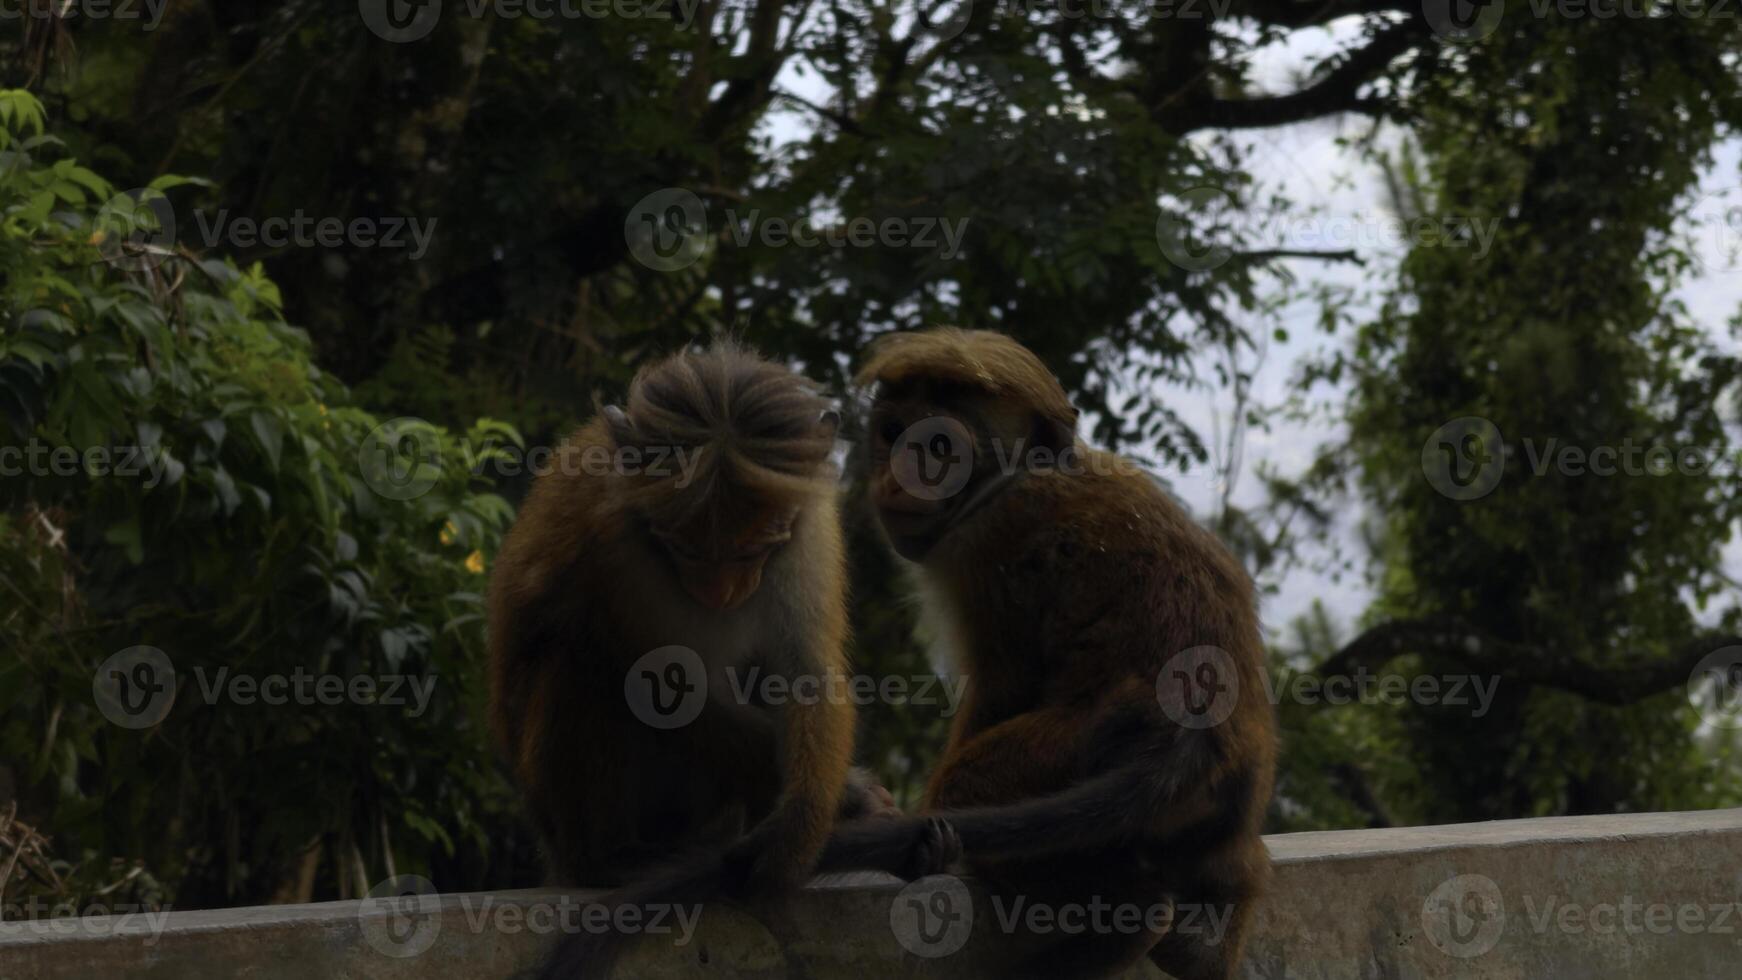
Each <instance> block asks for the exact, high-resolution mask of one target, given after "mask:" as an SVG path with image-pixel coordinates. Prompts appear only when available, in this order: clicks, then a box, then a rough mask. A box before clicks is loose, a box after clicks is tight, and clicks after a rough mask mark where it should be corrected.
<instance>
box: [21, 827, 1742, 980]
mask: <svg viewBox="0 0 1742 980" xmlns="http://www.w3.org/2000/svg"><path fill="white" fill-rule="evenodd" d="M1269 845H1270V850H1271V853H1272V854H1273V855H1274V856H1275V859H1276V864H1277V878H1276V887H1275V890H1274V893H1273V894H1272V895H1271V896H1270V898H1269V899H1268V900H1267V901H1266V903H1265V904H1264V906H1263V907H1262V909H1261V912H1260V924H1259V928H1258V931H1257V935H1256V936H1255V938H1254V939H1253V941H1252V942H1251V943H1250V945H1249V947H1248V950H1247V957H1246V968H1245V974H1244V975H1245V977H1246V978H1248V980H1283V978H1289V980H1297V978H1298V980H1357V978H1359V980H1415V978H1439V977H1472V978H1486V977H1492V978H1517V980H1559V978H1566V980H1603V978H1618V980H1619V978H1629V980H1631V978H1639V977H1643V978H1664V980H1692V978H1715V977H1742V811H1712V812H1705V813H1679V814H1678V813H1667V814H1641V815H1634V816H1605V817H1567V818H1558V819H1549V820H1518V821H1505V822H1498V823H1490V824H1465V825H1457V826H1446V827H1422V828H1407V829H1398V830H1381V831H1341V832H1335V833H1314V834H1289V835H1283V836H1277V837H1271V838H1269ZM970 906H971V907H972V909H973V912H972V915H968V914H966V913H967V909H968V908H969V907H970ZM586 907H588V906H585V904H584V902H583V901H582V900H581V899H580V898H578V897H577V896H576V895H575V894H571V893H565V892H557V891H527V892H506V893H493V894H469V895H439V896H438V895H434V894H430V895H427V896H423V897H421V898H419V897H412V898H409V899H404V900H402V904H401V905H398V906H394V905H391V904H389V903H383V902H365V903H359V902H330V903H325V904H319V905H299V906H275V907H267V908H251V909H235V910H228V911H219V912H182V913H173V914H169V915H166V916H162V917H158V918H148V917H145V916H137V915H136V916H112V917H96V918H80V919H75V920H66V919H58V920H45V921H35V922H25V923H8V924H5V925H0V980H39V978H40V980H48V978H63V977H64V978H78V980H84V978H88V977H105V978H110V977H114V978H120V977H144V978H162V980H205V978H225V980H229V978H234V977H248V978H255V980H316V978H319V980H327V978H369V980H400V978H411V977H418V978H443V977H464V978H469V980H470V978H506V977H509V976H510V975H512V974H513V973H514V972H515V971H516V970H518V969H523V968H526V967H530V966H531V965H533V964H534V963H535V962H536V961H537V960H538V959H539V958H540V957H541V956H542V955H543V953H544V951H545V950H546V949H547V948H548V944H549V943H550V942H552V941H553V939H554V935H553V929H554V928H555V924H556V923H557V922H558V921H567V922H568V923H569V924H570V927H571V928H588V927H597V926H598V923H597V922H595V921H590V920H588V919H587V918H585V917H584V915H585V913H584V912H583V909H584V908H586ZM592 908H595V909H597V907H596V906H593V907H592ZM684 911H685V913H686V914H688V913H689V912H690V911H692V910H684ZM1044 911H1045V912H1047V913H1048V914H1050V913H1052V912H1054V911H1058V912H1060V913H1062V914H1065V915H1067V916H1068V915H1069V914H1070V913H1071V912H1072V910H1050V909H1049V910H1044ZM1132 911H1133V913H1134V914H1135V913H1138V912H1140V911H1141V910H1132ZM934 912H935V913H937V915H936V916H934V915H933V913H934ZM1010 912H1011V909H1010V907H1009V906H1008V905H1003V906H994V905H993V904H992V903H991V902H990V901H989V900H988V899H987V898H986V896H985V895H983V894H980V893H978V892H976V891H974V890H973V889H972V888H971V887H970V886H967V885H964V884H962V883H959V882H956V881H955V880H954V879H938V880H930V881H927V882H922V883H919V884H917V885H914V886H907V888H906V889H905V890H904V889H903V886H901V885H900V884H899V883H895V882H891V881H887V880H880V879H874V878H865V877H860V878H854V879H851V880H837V881H835V882H827V883H822V884H819V885H818V886H815V887H813V888H812V889H810V890H809V891H807V892H806V893H804V894H803V895H802V896H800V897H799V898H797V899H795V900H794V901H792V902H791V903H790V904H789V905H788V907H786V908H785V909H782V910H780V911H778V912H759V913H758V914H757V915H756V916H755V917H752V916H751V915H749V914H748V913H746V912H744V911H742V910H738V909H733V908H728V907H710V908H709V909H708V910H707V914H706V915H703V916H701V917H700V919H699V923H700V925H699V927H696V928H695V931H694V932H693V934H692V935H690V939H689V942H687V943H685V944H683V945H682V946H678V945H675V942H674V940H675V939H676V938H678V937H680V936H682V935H684V930H685V929H686V928H690V927H694V926H695V922H694V921H688V920H679V919H678V918H677V917H676V916H675V915H670V914H668V915H666V916H665V918H664V921H662V922H660V923H657V924H656V923H653V922H648V923H645V926H646V928H647V932H648V935H646V936H644V937H643V939H642V940H641V945H640V946H639V947H638V948H637V949H636V950H634V951H633V955H632V957H631V960H630V961H629V962H628V963H626V964H625V966H626V967H628V969H625V970H624V971H621V975H623V976H634V977H649V978H652V977H701V976H708V977H715V978H720V977H745V978H751V977H754V978H782V977H790V978H794V980H800V978H807V977H816V978H852V980H878V978H883V977H924V978H954V977H963V978H967V977H986V976H996V975H997V971H996V970H994V969H993V968H991V967H989V966H988V962H989V960H988V955H989V952H990V951H998V950H1003V951H1007V950H1009V949H1011V948H1012V946H1013V944H1015V943H1019V942H1022V941H1026V940H1022V939H1020V938H1019V937H1020V936H1022V935H1024V934H1026V932H1027V930H1026V928H1025V927H1024V926H1021V925H1018V926H1015V927H1009V926H1007V920H1008V917H1009V915H1010ZM1082 913H1087V914H1089V915H1093V916H1098V918H1097V919H1095V920H1093V921H1098V922H1100V923H1102V924H1104V925H1111V926H1115V927H1117V926H1119V925H1126V926H1130V925H1132V924H1133V918H1130V917H1127V918H1125V919H1123V920H1121V919H1120V918H1119V917H1120V916H1121V915H1124V913H1123V912H1120V911H1116V910H1110V909H1103V910H1099V911H1098V912H1097V911H1096V910H1082ZM1175 916H1176V921H1175V926H1176V927H1177V928H1195V929H1200V930H1204V931H1205V932H1206V933H1207V934H1208V935H1212V936H1213V935H1214V934H1215V930H1216V928H1217V920H1218V918H1219V913H1218V910H1213V909H1212V910H1190V909H1182V910H1177V911H1176V912H1175ZM1025 921H1033V920H1028V919H1026V914H1025ZM1042 921H1043V923H1044V920H1042ZM1073 921H1075V920H1073ZM1083 921H1084V922H1085V923H1087V922H1089V921H1091V920H1083ZM661 930H665V931H661ZM1134 975H1139V974H1134ZM1141 975H1146V976H1155V975H1156V974H1153V973H1148V974H1141Z"/></svg>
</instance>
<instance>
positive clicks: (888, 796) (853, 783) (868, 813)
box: [841, 769, 902, 820]
mask: <svg viewBox="0 0 1742 980" xmlns="http://www.w3.org/2000/svg"><path fill="white" fill-rule="evenodd" d="M901 816H902V813H901V807H899V806H896V805H895V794H893V793H891V792H889V790H887V789H885V788H884V787H883V785H882V784H880V783H878V782H877V777H875V776H873V775H871V773H869V772H868V771H866V770H864V769H854V770H853V771H852V772H850V773H848V774H847V786H846V789H845V791H844V792H843V793H842V794H841V819H842V820H864V819H867V818H875V819H887V820H894V819H898V818H899V817H901Z"/></svg>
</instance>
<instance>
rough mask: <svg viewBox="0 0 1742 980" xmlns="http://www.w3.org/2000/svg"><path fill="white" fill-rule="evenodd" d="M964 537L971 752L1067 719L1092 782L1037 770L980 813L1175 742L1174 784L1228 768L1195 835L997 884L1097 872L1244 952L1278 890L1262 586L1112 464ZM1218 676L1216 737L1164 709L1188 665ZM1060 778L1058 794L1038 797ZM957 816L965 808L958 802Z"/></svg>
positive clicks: (956, 571)
mask: <svg viewBox="0 0 1742 980" xmlns="http://www.w3.org/2000/svg"><path fill="white" fill-rule="evenodd" d="M959 530H961V531H966V532H968V534H969V538H968V540H965V541H962V542H959V543H958V544H957V545H956V546H955V547H954V548H953V550H952V560H951V562H950V565H949V568H950V573H951V574H950V575H949V577H950V578H951V579H953V580H954V582H955V588H956V589H958V590H960V591H959V593H958V603H957V606H958V608H960V609H963V610H966V611H967V612H966V613H965V614H966V615H968V616H970V617H974V618H973V619H972V621H971V622H970V623H968V624H966V625H967V626H968V630H967V632H968V633H969V634H970V635H972V636H974V637H976V638H977V641H976V642H975V643H974V644H973V649H972V650H971V651H969V654H968V661H969V662H968V664H966V665H965V667H966V669H967V670H968V671H969V673H970V685H971V688H972V690H973V695H972V698H971V705H972V708H973V710H974V712H975V714H974V717H972V718H971V719H969V720H968V721H967V722H966V723H965V724H964V725H962V726H961V729H960V731H959V733H958V734H959V737H960V738H961V739H962V740H964V741H965V740H967V739H969V738H971V737H972V735H973V734H975V733H976V732H978V731H985V730H987V729H989V728H992V727H993V726H995V725H998V724H1000V723H1002V722H1008V721H1010V720H1011V719H1013V718H1018V717H1020V716H1023V715H1025V714H1029V715H1032V716H1035V717H1039V716H1040V715H1041V714H1042V713H1044V712H1046V711H1047V710H1048V709H1051V708H1058V707H1068V708H1069V709H1070V710H1069V714H1070V715H1071V716H1072V717H1076V718H1080V719H1081V720H1082V723H1081V725H1080V726H1079V727H1078V728H1077V729H1075V730H1060V731H1059V732H1058V733H1057V739H1058V741H1059V743H1060V744H1062V745H1064V746H1067V747H1068V751H1069V752H1070V753H1072V754H1073V755H1074V757H1075V761H1076V765H1075V767H1074V768H1063V769H1057V768H1055V769H1053V770H1052V771H1050V772H1047V771H1046V767H1044V766H1036V767H1035V768H1034V770H1033V771H1030V772H1028V773H1025V774H1023V776H1022V779H1020V780H1013V781H1012V782H1011V784H1010V789H1011V793H1010V798H1009V799H1006V800H1003V801H994V800H988V799H977V800H975V801H974V803H975V804H976V805H985V804H988V803H993V802H1007V803H1010V802H1016V801H1018V800H1019V799H1021V798H1023V797H1028V796H1033V795H1035V794H1036V793H1037V792H1058V791H1061V790H1064V789H1067V788H1069V786H1071V785H1072V784H1074V783H1076V782H1079V781H1081V780H1084V779H1088V778H1090V777H1091V776H1093V775H1095V774H1096V773H1099V772H1104V771H1106V770H1107V769H1108V768H1110V767H1114V766H1117V765H1121V764H1124V763H1126V762H1128V761H1129V760H1130V759H1131V758H1132V757H1133V753H1134V752H1137V751H1139V750H1140V749H1141V747H1142V746H1144V745H1148V744H1151V743H1153V742H1155V741H1156V740H1158V739H1159V740H1161V742H1162V743H1163V747H1162V748H1161V749H1160V750H1159V752H1158V753H1157V755H1156V757H1157V759H1158V762H1157V769H1158V776H1160V775H1162V770H1165V769H1166V768H1167V767H1170V766H1174V765H1183V764H1184V763H1183V762H1179V761H1176V760H1178V759H1183V757H1184V756H1185V755H1186V754H1187V753H1195V754H1196V755H1197V756H1198V757H1200V758H1208V759H1212V760H1213V765H1212V766H1211V770H1212V772H1213V775H1212V777H1211V778H1210V779H1209V780H1208V781H1207V784H1206V785H1204V786H1203V787H1202V789H1201V792H1200V793H1199V794H1198V795H1197V798H1196V799H1195V800H1194V801H1193V802H1192V803H1191V805H1190V806H1188V807H1185V808H1184V809H1189V810H1192V811H1194V812H1195V813H1197V814H1199V815H1198V816H1196V817H1194V818H1192V819H1189V820H1185V821H1184V823H1183V825H1181V822H1180V821H1178V820H1173V821H1170V820H1168V816H1169V815H1167V814H1163V815H1161V825H1159V826H1158V829H1157V831H1156V832H1155V833H1153V834H1152V835H1150V836H1149V837H1148V839H1146V840H1142V841H1132V842H1131V843H1130V845H1129V846H1125V847H1121V848H1118V849H1117V850H1116V852H1115V853H1099V854H1092V855H1086V854H1067V855H1064V856H1062V857H1060V858H1058V859H1056V860H1053V859H1048V860H1044V861H1039V862H1033V861H1021V860H1015V861H1010V862H1004V863H1002V864H1000V865H997V866H989V867H985V868H981V869H980V870H981V871H982V873H986V874H988V875H989V876H991V877H993V878H994V879H998V878H1005V879H1007V880H1014V881H1015V882H1016V883H1017V884H1018V885H1024V883H1026V886H1033V887H1037V888H1038V887H1047V886H1046V885H1045V884H1044V883H1045V882H1048V881H1050V880H1054V879H1057V878H1059V877H1061V876H1068V875H1073V874H1080V873H1081V871H1080V869H1082V868H1085V867H1090V868H1093V867H1136V868H1140V869H1141V870H1142V872H1143V873H1146V874H1150V875H1153V878H1154V880H1155V881H1156V882H1157V883H1158V884H1159V885H1160V886H1161V887H1164V888H1165V889H1166V891H1167V894H1169V895H1170V896H1173V898H1174V900H1175V901H1176V902H1189V903H1193V904H1197V905H1201V906H1204V907H1211V906H1215V907H1226V908H1231V909H1233V910H1234V912H1233V915H1234V921H1233V922H1232V924H1231V929H1232V930H1233V932H1234V935H1233V937H1232V938H1233V941H1234V942H1235V943H1237V942H1238V941H1239V939H1240V936H1241V935H1242V934H1243V933H1244V930H1245V927H1246V924H1247V922H1248V921H1249V919H1250V916H1251V909H1252V904H1253V900H1254V899H1255V898H1256V896H1257V895H1258V894H1260V893H1261V891H1262V889H1263V887H1264V884H1265V882H1266V881H1267V880H1268V876H1269V859H1268V854H1267V852H1266V851H1265V849H1264V845H1263V842H1262V839H1261V837H1260V832H1261V829H1262V825H1263V819H1264V813H1265V810H1266V808H1267V806H1268V804H1269V799H1270V793H1271V787H1272V781H1273V778H1274V776H1273V773H1274V766H1275V761H1274V760H1275V739H1276V734H1275V718H1274V712H1273V710H1272V708H1271V705H1270V702H1269V698H1268V697H1267V690H1268V689H1267V686H1266V683H1267V682H1266V678H1265V676H1264V662H1263V656H1264V655H1263V646H1262V640H1261V637H1260V633H1259V628H1258V621H1257V615H1256V609H1255V596H1254V589H1253V585H1252V582H1251V579H1250V577H1249V576H1248V575H1247V574H1246V572H1245V570H1244V569H1243V568H1242V567H1241V565H1240V563H1239V561H1238V560H1237V559H1236V558H1235V557H1234V556H1233V554H1232V553H1231V552H1229V550H1228V549H1227V548H1226V546H1224V545H1223V544H1222V543H1221V542H1220V541H1219V540H1218V539H1217V538H1216V537H1215V536H1214V535H1213V534H1211V533H1210V532H1209V531H1208V530H1206V529H1204V528H1203V527H1201V526H1199V525H1198V524H1197V523H1196V522H1195V521H1193V520H1192V519H1191V517H1190V516H1189V515H1188V514H1187V513H1186V512H1185V510H1184V509H1183V508H1182V507H1181V506H1180V505H1179V504H1178V503H1176V502H1175V501H1174V500H1173V499H1172V498H1171V497H1169V496H1168V494H1167V493H1166V492H1165V490H1163V488H1162V487H1161V486H1160V485H1159V484H1158V483H1157V482H1156V481H1155V480H1154V479H1153V478H1152V477H1150V476H1149V475H1148V474H1146V473H1144V472H1143V471H1141V470H1140V469H1139V468H1138V467H1136V465H1135V464H1132V463H1130V462H1129V461H1126V460H1123V459H1121V458H1119V457H1117V456H1113V455H1112V454H1107V453H1099V452H1093V451H1090V452H1087V453H1086V454H1085V456H1084V459H1083V461H1082V465H1081V467H1079V468H1078V470H1077V471H1065V470H1056V471H1037V472H1030V473H1025V474H1023V475H1022V476H1021V477H1019V479H1018V480H1017V482H1016V483H1014V484H1012V485H1011V487H1009V488H1008V489H1006V490H1005V491H1004V493H1003V494H1002V495H1001V499H999V500H997V501H995V502H993V503H992V504H989V505H988V506H987V508H986V509H985V511H984V512H982V513H981V514H978V515H976V517H975V518H974V519H973V521H972V522H971V524H970V525H965V526H963V527H962V528H960V529H959ZM968 556H972V558H971V559H970V558H969V557H968ZM976 611H977V613H978V614H977V615H976ZM1188 651H1195V652H1193V653H1188ZM1182 654H1185V655H1186V657H1187V659H1186V660H1183V661H1182V660H1179V659H1176V658H1179V657H1180V656H1181V655H1182ZM1203 663H1210V664H1211V665H1213V667H1214V669H1215V670H1216V671H1217V674H1216V675H1215V676H1216V678H1217V680H1216V683H1217V684H1218V685H1221V686H1222V687H1224V688H1227V689H1228V691H1227V692H1226V693H1225V695H1224V696H1228V697H1231V698H1232V704H1231V705H1227V704H1224V705H1219V706H1214V707H1218V708H1221V709H1223V710H1216V711H1214V712H1213V713H1212V717H1211V721H1210V723H1208V724H1203V722H1201V721H1199V720H1196V719H1189V718H1185V717H1184V716H1181V715H1180V714H1179V712H1178V710H1177V707H1178V706H1177V704H1164V699H1163V697H1162V694H1163V693H1166V691H1165V689H1164V688H1162V687H1160V686H1158V685H1159V684H1163V683H1167V682H1168V681H1169V680H1170V677H1169V676H1168V674H1169V672H1170V671H1171V670H1172V669H1173V668H1174V667H1175V666H1180V665H1183V666H1191V667H1193V668H1197V667H1199V666H1201V665H1202V664H1203ZM1170 712H1171V713H1170ZM1200 724H1202V725H1203V727H1194V726H1198V725H1200ZM1043 774H1044V775H1045V776H1047V777H1048V778H1049V779H1050V780H1051V784H1050V785H1044V786H1037V785H1036V781H1037V780H1038V779H1040V778H1041V776H1042V775H1043ZM944 802H945V803H946V804H948V805H959V804H955V803H950V801H949V800H948V799H947V793H946V794H945V800H944ZM1157 950H1158V952H1157V953H1156V956H1157V959H1158V962H1163V961H1167V962H1171V964H1172V965H1173V966H1175V967H1179V968H1181V969H1183V968H1184V967H1183V966H1182V964H1185V963H1187V962H1189V961H1191V959H1192V958H1193V957H1198V956H1201V955H1204V949H1203V948H1202V947H1201V945H1197V944H1194V943H1192V942H1191V941H1190V940H1189V939H1187V938H1184V937H1181V936H1177V935H1170V936H1169V938H1168V939H1166V940H1164V941H1163V942H1162V943H1161V944H1160V945H1159V946H1158V947H1157ZM1225 954H1226V951H1223V955H1225Z"/></svg>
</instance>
